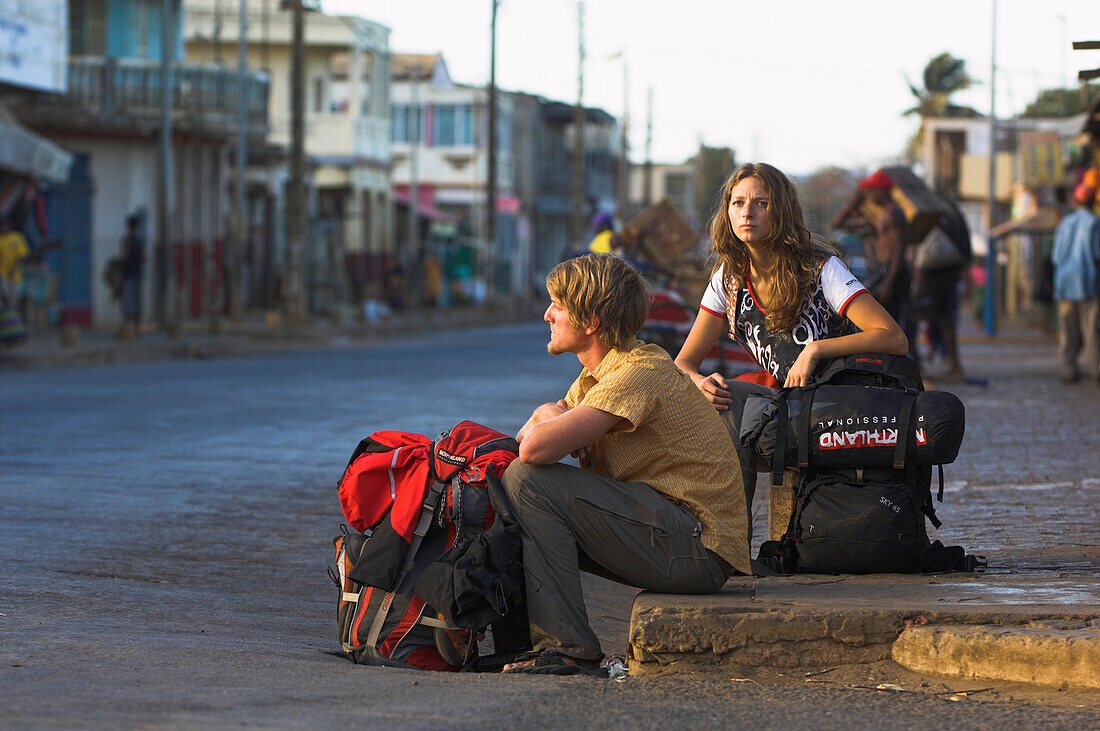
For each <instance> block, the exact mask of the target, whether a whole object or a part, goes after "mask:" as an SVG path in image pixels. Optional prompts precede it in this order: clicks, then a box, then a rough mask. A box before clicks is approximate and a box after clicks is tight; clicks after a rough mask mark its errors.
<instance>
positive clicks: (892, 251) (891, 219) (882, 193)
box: [833, 170, 912, 342]
mask: <svg viewBox="0 0 1100 731" xmlns="http://www.w3.org/2000/svg"><path fill="white" fill-rule="evenodd" d="M893 188H894V179H893V178H891V177H890V175H889V174H888V173H886V172H885V171H883V170H876V171H875V172H874V173H872V174H871V175H869V176H868V177H866V178H864V179H863V180H861V181H860V182H859V193H858V194H857V195H856V196H855V197H854V198H853V199H852V201H851V202H850V203H849V204H848V205H847V206H845V208H844V210H842V211H841V212H840V213H839V214H838V215H837V217H836V218H835V219H834V221H833V228H847V227H850V225H849V219H850V218H851V216H852V215H853V214H855V213H856V211H858V210H859V208H860V205H861V204H862V203H863V201H864V199H867V200H869V201H870V202H871V203H873V204H874V206H875V208H876V209H877V210H878V211H879V213H878V216H877V219H876V220H874V221H868V222H867V223H868V224H870V225H871V227H872V231H873V234H874V246H873V250H872V251H871V252H869V253H870V254H871V256H870V257H869V258H870V259H871V265H872V267H871V268H872V272H871V276H870V277H869V280H868V281H867V289H869V290H870V292H871V294H872V295H873V296H874V298H875V299H876V300H878V301H879V304H881V305H882V307H883V309H885V310H886V311H887V312H889V313H890V316H891V317H893V318H894V320H895V321H896V322H898V324H900V325H901V326H902V327H903V328H906V327H907V324H906V322H905V321H906V320H907V319H908V313H907V312H906V304H907V303H908V301H909V286H910V282H911V280H912V275H911V272H910V271H909V265H908V263H907V262H906V261H905V238H906V226H907V225H908V224H907V223H906V220H905V214H904V213H903V212H902V210H901V208H899V207H898V205H897V204H896V203H894V199H893V198H892V197H891V195H890V191H891V190H893ZM910 342H912V339H910Z"/></svg>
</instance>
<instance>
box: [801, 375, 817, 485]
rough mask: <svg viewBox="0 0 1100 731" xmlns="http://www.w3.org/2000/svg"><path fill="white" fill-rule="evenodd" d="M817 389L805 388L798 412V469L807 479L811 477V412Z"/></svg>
mask: <svg viewBox="0 0 1100 731" xmlns="http://www.w3.org/2000/svg"><path fill="white" fill-rule="evenodd" d="M816 391H817V389H814V388H803V389H802V399H801V402H800V404H799V408H800V409H801V410H800V411H799V412H798V469H800V470H802V474H803V475H804V476H805V477H807V478H808V477H810V427H811V426H812V424H811V423H810V412H811V411H812V410H813V405H814V393H816Z"/></svg>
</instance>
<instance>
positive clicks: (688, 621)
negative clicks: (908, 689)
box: [629, 575, 1100, 687]
mask: <svg viewBox="0 0 1100 731" xmlns="http://www.w3.org/2000/svg"><path fill="white" fill-rule="evenodd" d="M1037 579H1041V580H1042V583H1043V584H1044V586H1045V587H1046V588H1047V589H1048V591H1049V592H1050V600H1051V603H1043V604H1038V603H1036V604H1023V603H1021V601H1026V597H1027V596H1028V594H1029V592H1028V589H1029V588H1030V589H1032V590H1033V589H1034V585H1035V582H1036V580H1037ZM1098 589H1100V580H1097V579H1095V578H1091V577H1083V578H1081V579H1080V580H1071V581H1066V580H1061V579H1058V578H1056V577H1053V576H1051V577H1047V576H1043V577H1038V576H1010V577H1005V576H1000V577H981V576H976V575H953V576H937V577H925V576H898V575H876V576H866V577H857V576H845V577H820V576H796V577H782V578H767V579H763V578H757V579H752V578H736V579H732V580H731V581H730V582H729V583H727V585H726V587H725V589H723V591H722V592H720V593H718V594H713V595H706V596H676V595H666V594H654V593H651V592H642V593H641V594H639V595H638V596H637V598H636V599H635V602H634V610H633V612H632V615H631V620H630V635H629V641H630V660H631V662H630V671H631V674H633V675H638V676H646V675H659V674H661V673H662V672H663V671H662V669H661V668H662V667H663V666H665V665H669V664H672V663H676V664H678V665H681V666H688V667H691V668H692V669H695V670H702V671H706V670H708V669H709V670H715V671H719V672H729V671H730V670H731V669H732V668H735V667H743V668H748V667H776V668H798V669H802V670H807V671H810V670H817V669H820V668H823V667H828V666H836V665H862V664H868V663H876V662H880V661H884V660H890V659H893V660H894V661H895V662H897V663H898V664H899V665H903V666H905V667H907V668H909V669H911V670H914V671H917V672H924V673H934V674H941V675H956V676H962V677H972V678H979V677H980V678H987V679H996V680H1016V681H1023V682H1033V683H1043V684H1048V685H1061V684H1067V685H1075V686H1084V687H1100V619H1097V618H1098V617H1100V591H1098ZM1031 594H1032V595H1033V594H1034V592H1031ZM1059 601H1064V602H1066V603H1064V604H1062V603H1054V602H1059ZM1086 677H1087V678H1090V680H1089V681H1087V682H1086V681H1085V680H1084V678H1086Z"/></svg>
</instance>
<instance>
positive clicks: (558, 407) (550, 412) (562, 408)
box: [516, 399, 569, 444]
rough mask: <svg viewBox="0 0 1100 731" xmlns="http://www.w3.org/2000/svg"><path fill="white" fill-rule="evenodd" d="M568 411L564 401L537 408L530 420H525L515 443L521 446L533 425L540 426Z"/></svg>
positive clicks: (559, 400) (560, 400)
mask: <svg viewBox="0 0 1100 731" xmlns="http://www.w3.org/2000/svg"><path fill="white" fill-rule="evenodd" d="M568 410H569V407H568V406H567V405H566V403H565V400H564V399H558V400H557V401H555V402H550V403H545V404H543V405H542V406H539V407H538V408H536V409H535V410H534V411H533V412H532V413H531V416H530V418H528V419H527V423H526V424H524V425H523V426H522V427H521V428H520V430H519V433H517V434H516V441H517V442H519V443H521V444H522V443H523V438H524V437H525V436H527V432H529V431H531V427H533V426H534V425H535V424H541V423H542V422H544V421H549V420H550V419H553V418H555V417H557V416H561V415H562V414H564V413H565V412H566V411H568Z"/></svg>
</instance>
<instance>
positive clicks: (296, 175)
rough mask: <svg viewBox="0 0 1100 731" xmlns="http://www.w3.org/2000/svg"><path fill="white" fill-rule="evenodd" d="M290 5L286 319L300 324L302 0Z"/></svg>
mask: <svg viewBox="0 0 1100 731" xmlns="http://www.w3.org/2000/svg"><path fill="white" fill-rule="evenodd" d="M291 4H292V10H293V13H294V19H293V36H292V37H293V41H292V44H293V45H292V47H291V61H290V65H291V69H290V107H291V111H290V180H289V183H288V187H289V190H288V191H287V202H286V204H287V205H286V217H287V267H286V269H287V272H286V274H287V281H286V285H287V287H286V309H287V317H288V319H290V320H291V321H292V322H302V321H303V320H304V319H305V316H306V312H305V297H304V293H303V291H302V289H303V283H302V251H303V249H304V247H305V238H306V160H305V116H306V97H305V86H306V72H305V9H304V8H303V7H302V0H291Z"/></svg>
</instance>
